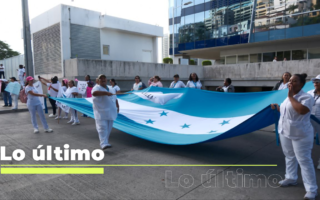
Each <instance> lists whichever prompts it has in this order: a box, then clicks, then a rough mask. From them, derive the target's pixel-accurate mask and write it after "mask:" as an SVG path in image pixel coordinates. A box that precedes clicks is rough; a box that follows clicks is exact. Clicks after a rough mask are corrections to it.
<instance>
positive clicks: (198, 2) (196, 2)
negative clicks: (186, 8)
mask: <svg viewBox="0 0 320 200" xmlns="http://www.w3.org/2000/svg"><path fill="white" fill-rule="evenodd" d="M202 3H204V0H194V5H198V4H202Z"/></svg>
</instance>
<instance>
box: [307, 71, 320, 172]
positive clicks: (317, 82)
mask: <svg viewBox="0 0 320 200" xmlns="http://www.w3.org/2000/svg"><path fill="white" fill-rule="evenodd" d="M311 81H312V82H313V85H314V90H310V91H309V92H308V94H310V95H311V96H312V97H313V99H314V101H315V102H314V104H313V107H312V111H311V115H314V116H315V117H316V118H317V119H318V120H320V99H319V98H320V74H319V75H318V76H317V77H316V78H313V79H311ZM311 124H312V126H313V129H314V133H315V134H316V133H318V134H320V124H318V123H317V122H315V121H314V120H311ZM317 169H319V170H320V158H319V161H318V166H317Z"/></svg>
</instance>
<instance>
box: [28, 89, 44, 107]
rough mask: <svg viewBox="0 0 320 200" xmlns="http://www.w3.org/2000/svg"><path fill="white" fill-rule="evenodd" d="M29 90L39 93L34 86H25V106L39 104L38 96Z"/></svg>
mask: <svg viewBox="0 0 320 200" xmlns="http://www.w3.org/2000/svg"><path fill="white" fill-rule="evenodd" d="M29 91H33V93H36V94H39V92H38V90H37V89H36V88H35V87H32V86H27V87H26V88H25V92H26V95H27V96H28V100H27V106H36V105H41V101H40V97H38V96H34V95H32V94H29Z"/></svg>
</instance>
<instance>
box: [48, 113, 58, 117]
mask: <svg viewBox="0 0 320 200" xmlns="http://www.w3.org/2000/svg"><path fill="white" fill-rule="evenodd" d="M56 116H57V115H54V114H50V115H49V117H50V118H52V117H56Z"/></svg>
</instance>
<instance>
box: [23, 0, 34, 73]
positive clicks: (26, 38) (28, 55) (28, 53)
mask: <svg viewBox="0 0 320 200" xmlns="http://www.w3.org/2000/svg"><path fill="white" fill-rule="evenodd" d="M21 4H22V22H23V42H24V45H23V46H24V65H25V67H26V74H27V76H34V72H33V59H32V50H31V34H30V22H29V8H28V0H21Z"/></svg>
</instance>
